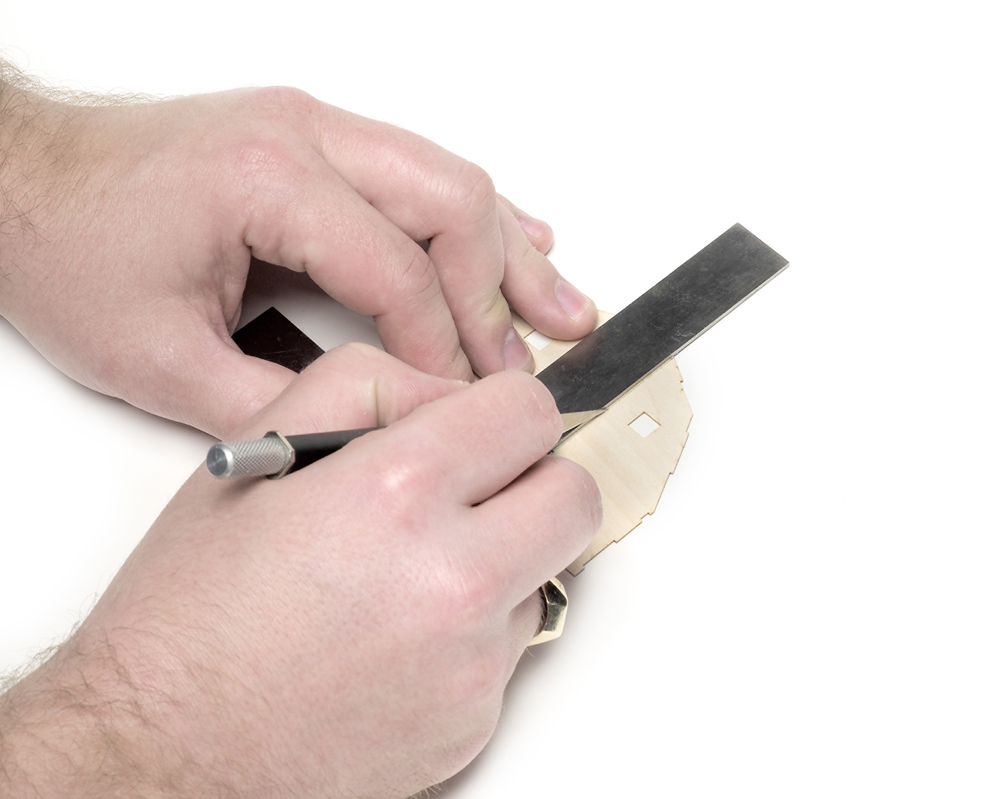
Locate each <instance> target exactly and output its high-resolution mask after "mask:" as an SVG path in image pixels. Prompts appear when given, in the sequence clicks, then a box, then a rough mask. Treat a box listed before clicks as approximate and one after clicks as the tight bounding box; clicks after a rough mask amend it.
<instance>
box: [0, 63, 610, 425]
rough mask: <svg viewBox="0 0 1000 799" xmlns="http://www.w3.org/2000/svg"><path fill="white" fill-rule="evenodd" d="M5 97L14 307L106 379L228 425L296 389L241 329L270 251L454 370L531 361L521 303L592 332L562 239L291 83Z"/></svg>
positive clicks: (35, 329)
mask: <svg viewBox="0 0 1000 799" xmlns="http://www.w3.org/2000/svg"><path fill="white" fill-rule="evenodd" d="M0 78H2V75H0ZM7 88H8V87H4V86H3V82H2V80H0V197H2V200H3V203H2V206H0V237H2V238H0V314H2V315H3V316H5V317H6V318H7V319H8V320H9V321H11V322H12V323H13V324H14V326H15V327H17V328H18V329H19V330H20V331H21V332H22V333H23V334H24V335H25V336H26V337H27V338H28V339H29V340H30V341H31V342H32V344H34V345H35V346H36V347H38V349H39V350H41V351H42V352H43V354H44V355H45V356H46V357H47V358H48V359H49V360H50V361H51V362H52V363H54V364H55V365H56V366H58V367H59V368H60V369H62V370H63V371H64V372H66V373H67V374H69V375H70V376H71V377H73V378H75V379H76V380H78V381H80V382H81V383H83V384H85V385H87V386H90V387H91V388H94V389H97V390H98V391H101V392H104V393H106V394H111V395H114V396H118V397H122V398H123V399H125V400H127V401H128V402H131V403H132V404H134V405H137V406H139V407H141V408H145V409H147V410H150V411H152V412H154V413H157V414H159V415H162V416H166V417H169V418H172V419H177V420H180V421H183V422H186V423H188V424H191V425H194V426H196V427H199V428H201V429H203V430H206V431H208V432H211V433H214V434H216V435H218V436H222V435H224V434H225V433H226V432H228V431H230V430H232V428H233V427H235V426H236V425H238V424H240V423H241V422H243V421H244V420H245V419H246V418H248V417H249V416H251V415H252V414H253V413H254V412H256V411H257V410H259V409H260V408H261V407H263V406H264V405H265V404H266V403H267V402H269V401H270V400H271V399H273V398H274V397H275V396H277V395H278V394H279V393H280V392H281V390H282V389H283V388H284V387H285V386H287V385H288V383H289V382H290V381H291V380H292V378H293V377H294V375H293V374H292V373H291V372H289V371H288V370H286V369H284V368H282V367H279V366H276V365H274V364H270V363H266V362H264V361H261V360H259V359H255V358H249V357H246V356H244V355H243V354H242V353H241V352H240V351H239V350H238V349H237V347H236V346H235V344H233V342H232V339H231V338H230V334H231V332H232V331H233V329H234V328H235V325H236V323H237V321H238V319H239V316H240V307H241V300H242V295H243V289H244V286H245V283H246V278H247V272H248V269H249V265H250V261H251V256H256V257H259V258H260V259H262V260H264V261H269V262H272V263H275V264H279V265H282V266H286V267H288V268H290V269H294V270H299V271H306V272H308V273H309V275H310V276H311V277H312V278H313V279H314V280H315V281H316V282H317V283H318V284H319V285H320V286H321V287H322V288H323V289H324V290H326V291H327V293H329V294H330V295H331V296H333V297H335V298H336V299H338V300H340V301H341V302H343V303H344V304H345V305H347V306H348V307H350V308H352V309H353V310H355V311H358V312H360V313H364V314H369V315H372V316H374V318H375V321H376V325H377V327H378V331H379V335H380V336H381V338H382V341H383V343H384V345H385V348H386V350H387V351H388V352H390V353H391V354H393V355H396V356H397V357H399V358H401V359H402V360H404V361H406V362H408V363H409V364H411V365H413V366H416V367H417V368H419V369H421V370H423V371H425V372H428V373H431V374H436V375H440V376H444V377H450V378H459V379H463V380H470V379H472V377H473V375H474V373H475V374H479V375H486V374H490V373H493V372H497V371H501V370H503V369H505V368H513V369H530V367H531V357H530V355H529V354H528V351H527V349H526V348H525V347H524V344H523V342H521V340H520V338H519V337H517V335H516V333H514V332H513V329H512V327H511V313H510V308H509V307H508V304H507V300H508V299H509V300H510V302H511V304H512V305H513V307H514V308H515V309H516V310H518V311H519V312H520V313H521V314H522V316H524V317H525V318H526V319H527V320H528V321H529V322H530V323H532V324H533V325H535V326H536V327H537V328H538V329H539V330H540V331H541V332H543V333H546V334H547V335H551V336H553V337H556V338H564V339H573V338H579V337H580V336H582V335H585V334H586V333H587V332H589V331H590V330H591V329H592V328H593V326H594V324H595V321H596V311H595V308H594V305H593V303H592V302H591V301H590V300H588V299H587V298H586V297H584V296H583V295H582V294H580V293H579V292H577V291H576V290H575V289H574V288H573V287H572V286H570V284H569V283H567V282H566V281H565V280H563V279H562V278H561V277H560V276H559V274H558V272H557V271H556V270H555V268H554V267H553V266H552V264H551V263H550V262H549V261H548V259H547V258H545V257H544V255H543V254H542V252H541V251H544V250H547V249H548V247H549V246H551V243H552V234H551V230H549V229H548V227H547V226H546V225H544V224H542V223H537V222H535V221H534V220H532V219H531V218H530V217H527V216H525V215H524V214H522V213H521V212H519V211H518V210H517V208H515V207H514V206H513V205H511V204H510V203H509V202H507V201H506V200H504V199H503V198H501V197H500V196H499V195H497V194H496V193H495V192H494V190H493V184H492V182H491V181H490V179H489V176H488V175H487V174H486V173H485V172H484V171H483V170H482V169H480V168H479V167H476V166H475V165H473V164H470V163H469V162H467V161H465V160H464V159H462V158H459V157H457V156H455V155H453V154H451V153H449V152H447V151H445V150H443V149H442V148H440V147H438V146H436V145H434V144H432V143H431V142H429V141H427V140H425V139H422V138H421V137H419V136H416V135H414V134H411V133H408V132H406V131H403V130H400V129H398V128H394V127H392V126H389V125H386V124H383V123H379V122H374V121H372V120H367V119H363V118H361V117H358V116H355V115H353V114H349V113H347V112H345V111H342V110H340V109H337V108H333V107H331V106H328V105H325V104H323V103H321V102H319V101H317V100H315V99H313V98H312V97H309V96H308V95H305V94H303V93H301V92H297V91H294V90H290V89H254V90H243V91H234V92H225V93H222V94H216V95H207V96H201V97H189V98H183V99H178V100H170V101H167V102H159V103H149V104H136V105H125V106H101V107H78V106H72V105H65V104H62V103H57V102H53V101H50V100H46V99H44V98H42V97H40V96H38V95H36V94H31V93H30V92H20V93H19V92H17V91H14V90H7V91H3V90H4V89H7ZM519 219H520V220H521V224H518V220H519ZM422 240H430V247H429V251H428V252H427V253H425V252H424V251H423V249H421V247H420V246H419V245H418V244H417V243H416V242H418V241H422ZM540 250H541V251H540Z"/></svg>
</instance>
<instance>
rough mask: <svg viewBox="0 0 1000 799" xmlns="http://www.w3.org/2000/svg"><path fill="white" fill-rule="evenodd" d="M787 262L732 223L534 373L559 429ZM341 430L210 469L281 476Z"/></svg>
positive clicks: (632, 380) (211, 461)
mask: <svg viewBox="0 0 1000 799" xmlns="http://www.w3.org/2000/svg"><path fill="white" fill-rule="evenodd" d="M787 266H788V261H787V260H786V259H784V258H782V257H781V256H780V255H778V253H776V252H775V251H774V250H772V249H771V248H770V247H768V246H767V245H766V244H764V242H762V241H761V240H760V239H758V238H757V237H756V236H754V235H753V233H751V232H750V231H749V230H747V229H746V228H745V227H743V226H742V225H733V226H732V227H731V228H730V229H729V230H727V231H726V232H725V233H723V234H722V235H721V236H719V238H717V239H716V240H715V241H713V242H712V243H711V244H709V245H708V246H707V247H705V248H704V249H703V250H701V252H699V253H698V254H697V255H695V256H693V257H692V258H690V259H689V260H687V261H686V262H685V263H683V264H681V266H679V267H677V269H675V270H674V271H673V272H671V273H670V274H669V275H667V276H666V277H665V278H663V280H661V281H660V282H659V283H657V284H656V285H655V286H653V288H651V289H650V290H649V291H647V292H646V293H645V294H643V295H642V296H641V297H639V298H638V299H637V300H635V302H633V303H632V304H631V305H629V306H628V307H627V308H625V309H624V310H623V311H620V312H619V313H617V314H615V315H614V316H613V317H611V319H609V320H608V321H607V322H605V323H604V324H603V325H601V326H600V327H599V328H597V329H596V330H595V331H593V332H592V333H590V335H588V336H585V337H584V338H582V339H581V340H580V341H579V342H578V343H577V344H576V345H575V346H574V347H573V348H572V349H571V350H569V352H567V353H566V354H565V355H563V356H562V357H561V358H559V359H558V360H556V361H555V362H554V363H552V364H551V365H550V366H548V367H547V368H546V369H543V370H542V371H541V372H540V373H539V374H538V375H537V377H538V379H539V380H541V381H542V383H543V384H545V387H546V388H548V390H549V391H550V392H552V396H553V397H554V398H555V401H556V405H557V406H558V408H559V410H560V411H561V412H562V414H563V434H564V436H565V435H566V434H567V433H568V432H571V431H572V430H574V429H579V427H581V426H582V425H584V424H586V423H587V422H589V421H590V420H591V419H593V418H595V417H596V416H599V415H600V414H601V413H603V412H604V409H605V408H607V407H608V406H609V405H611V404H612V403H613V402H614V401H615V400H616V399H618V398H619V397H620V396H622V395H623V394H625V393H626V392H627V391H628V390H629V389H631V388H632V387H633V386H635V385H636V384H637V383H638V382H639V381H640V380H642V379H643V378H644V377H646V375H648V374H650V373H651V372H653V371H654V370H655V369H657V368H658V367H659V366H660V365H662V364H663V363H665V362H666V361H668V360H669V359H670V358H673V357H674V356H675V355H677V353H679V352H680V351H681V350H683V349H684V348H685V347H686V346H687V345H688V344H690V343H691V342H692V341H694V340H695V339H696V338H698V336H700V335H701V334H702V333H704V332H705V331H706V330H708V329H709V328H710V327H712V326H713V325H714V324H715V323H716V322H718V321H719V320H720V319H722V318H723V317H724V316H726V315H727V314H728V313H730V312H731V311H732V310H733V309H734V308H736V307H737V306H739V305H740V304H742V303H743V301H744V300H746V299H747V298H748V297H749V296H750V295H752V294H754V293H755V292H756V291H758V290H759V289H760V288H761V287H762V286H764V284H766V283H768V282H769V281H770V280H772V279H773V278H774V277H775V276H776V275H778V273H780V272H781V271H782V270H783V269H785V267H787ZM372 429H377V428H369V429H363V430H347V431H339V432H334V433H314V434H308V435H301V436H288V437H285V436H283V435H281V434H280V433H277V432H272V433H268V434H267V435H266V436H265V437H264V438H261V439H256V440H254V441H237V442H232V443H220V444H216V445H215V446H214V447H212V448H211V449H210V450H209V453H208V458H207V461H206V463H207V466H208V470H209V471H210V472H211V473H212V474H213V475H215V476H216V477H249V476H268V477H283V476H284V475H286V474H288V473H290V472H293V471H295V470H296V469H300V468H302V467H303V466H306V465H308V464H310V463H314V462H315V461H316V460H318V459H319V458H322V457H324V456H326V455H329V454H331V453H333V452H336V451H337V450H338V449H340V448H341V447H343V446H344V445H345V444H347V442H349V441H352V440H353V439H355V438H357V437H359V436H361V435H364V434H365V433H367V432H370V430H372Z"/></svg>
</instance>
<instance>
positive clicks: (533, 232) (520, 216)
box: [517, 211, 548, 239]
mask: <svg viewBox="0 0 1000 799" xmlns="http://www.w3.org/2000/svg"><path fill="white" fill-rule="evenodd" d="M517 221H518V223H519V224H520V225H521V229H522V230H523V231H524V232H525V233H527V234H528V235H529V236H534V237H535V238H536V239H537V238H539V237H540V236H541V235H542V234H543V233H544V232H545V228H547V227H548V225H547V224H546V223H545V222H542V221H541V220H540V219H535V217H533V216H529V215H528V214H526V213H524V211H518V212H517Z"/></svg>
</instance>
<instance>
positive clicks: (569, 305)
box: [556, 278, 590, 321]
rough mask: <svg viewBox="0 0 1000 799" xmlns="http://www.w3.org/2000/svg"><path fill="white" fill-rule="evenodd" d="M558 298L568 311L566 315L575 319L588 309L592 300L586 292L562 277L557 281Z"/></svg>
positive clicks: (564, 309) (562, 306) (563, 307)
mask: <svg viewBox="0 0 1000 799" xmlns="http://www.w3.org/2000/svg"><path fill="white" fill-rule="evenodd" d="M556 300H558V301H559V305H560V307H561V308H562V309H563V311H565V312H566V316H568V317H569V318H570V319H573V320H574V321H575V320H577V319H579V318H580V314H582V313H583V312H584V311H585V310H587V306H588V305H590V300H588V299H587V296H586V295H585V294H583V293H581V292H580V290H579V289H577V288H576V287H575V286H573V285H572V284H570V283H567V282H566V281H565V280H563V279H562V278H559V279H558V280H557V281H556Z"/></svg>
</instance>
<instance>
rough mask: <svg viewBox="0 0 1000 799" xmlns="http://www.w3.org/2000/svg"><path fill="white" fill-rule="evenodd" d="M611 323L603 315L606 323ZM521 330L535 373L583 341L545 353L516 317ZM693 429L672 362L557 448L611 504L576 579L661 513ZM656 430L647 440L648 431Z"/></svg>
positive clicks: (575, 566) (575, 570)
mask: <svg viewBox="0 0 1000 799" xmlns="http://www.w3.org/2000/svg"><path fill="white" fill-rule="evenodd" d="M610 318H611V315H610V314H607V313H604V312H603V311H602V312H600V314H599V324H603V323H604V322H606V321H607V320H608V319H610ZM514 328H515V329H516V330H517V332H518V333H519V334H520V335H521V337H522V338H524V339H525V341H526V342H527V344H528V348H529V349H530V350H531V354H532V355H533V356H534V358H535V370H534V371H535V374H537V373H538V372H540V371H541V370H542V369H544V368H545V367H546V366H548V365H549V364H550V363H552V362H553V361H554V360H556V359H557V358H559V357H560V356H561V355H563V354H564V353H566V352H568V351H569V350H570V349H572V348H573V347H574V346H575V345H576V342H575V341H552V342H551V343H549V344H547V345H546V346H544V347H542V348H541V349H539V348H538V347H536V346H535V345H534V344H533V338H534V337H532V336H531V334H532V333H533V332H534V331H533V329H532V327H531V326H530V325H529V324H527V323H526V322H525V321H524V320H523V319H521V318H520V317H517V316H515V317H514ZM644 416H645V417H646V418H643V417H644ZM637 420H639V421H637ZM633 423H635V424H634V425H633ZM690 423H691V406H690V404H688V401H687V396H686V395H685V394H684V388H683V385H682V383H681V373H680V370H679V369H678V368H677V363H676V362H675V361H674V360H673V359H671V360H669V361H667V362H666V363H665V364H663V365H662V366H660V367H659V368H658V369H656V370H655V371H653V372H651V373H650V374H649V375H648V376H647V377H646V378H645V379H643V380H642V381H641V382H640V383H638V384H637V385H636V386H635V387H633V388H632V389H630V390H629V391H628V392H627V393H626V394H624V395H623V396H621V397H620V398H619V399H617V400H615V401H614V402H613V403H612V404H611V406H610V407H609V408H608V409H607V411H606V412H605V413H604V414H603V415H602V416H599V417H598V418H597V419H595V420H594V421H592V422H590V423H588V424H587V425H585V426H584V427H583V428H581V429H580V430H579V431H577V432H576V433H574V434H573V435H571V436H570V437H569V438H567V439H566V440H565V441H563V442H562V443H561V444H560V445H559V446H557V447H556V448H555V450H554V453H555V454H556V455H560V456H562V457H564V458H569V459H570V460H572V461H576V462H577V463H579V464H580V465H581V466H583V467H584V468H585V469H587V471H589V472H590V473H591V474H592V475H593V476H594V479H595V480H596V481H597V485H598V487H599V488H600V489H601V497H602V498H603V500H604V522H603V523H602V524H601V529H600V530H599V531H598V533H597V535H596V536H595V537H594V539H593V540H592V541H591V542H590V545H589V546H588V547H587V549H586V550H585V551H584V553H583V554H582V555H580V557H579V558H577V559H576V560H575V561H573V563H572V564H571V565H570V566H569V568H568V569H567V570H568V571H569V573H570V574H572V575H574V576H576V575H578V574H579V573H580V572H581V571H583V567H584V566H585V565H586V564H587V563H588V561H590V560H591V559H593V558H594V557H595V556H596V555H597V554H598V553H600V552H601V551H602V550H603V549H605V548H606V547H607V546H608V545H610V544H612V543H614V542H616V541H621V540H622V539H623V538H624V537H625V536H626V535H628V534H629V533H630V532H631V531H632V530H634V529H635V528H636V527H637V526H638V525H639V523H640V522H641V521H642V520H643V518H644V517H645V516H648V515H649V514H651V513H653V511H655V510H656V506H657V504H658V503H659V501H660V496H661V495H662V493H663V489H664V487H665V486H666V484H667V478H669V477H670V475H671V474H673V472H674V469H675V468H676V466H677V462H678V460H680V457H681V452H682V451H683V449H684V444H685V442H686V441H687V435H688V433H687V431H688V425H689V424H690ZM644 425H645V430H643V429H642V428H643V426H644ZM654 426H655V429H652V431H651V432H649V433H648V435H646V436H645V437H643V435H642V432H645V431H646V430H648V429H649V428H651V427H654ZM640 431H641V432H640Z"/></svg>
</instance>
